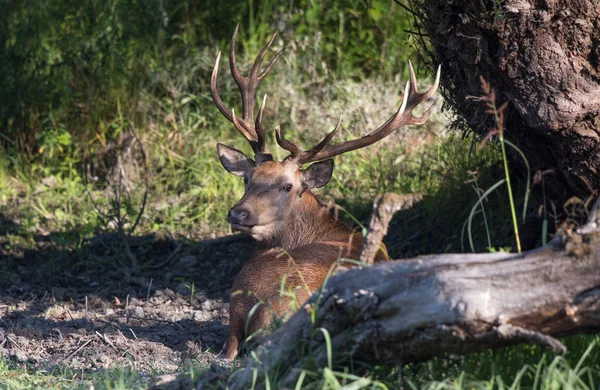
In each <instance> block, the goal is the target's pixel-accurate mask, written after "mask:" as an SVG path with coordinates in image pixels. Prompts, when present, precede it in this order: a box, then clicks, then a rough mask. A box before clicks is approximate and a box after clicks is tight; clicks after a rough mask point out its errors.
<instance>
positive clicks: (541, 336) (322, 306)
mask: <svg viewBox="0 0 600 390" xmlns="http://www.w3.org/2000/svg"><path fill="white" fill-rule="evenodd" d="M599 209H600V200H598V201H597V203H596V204H595V206H594V208H593V212H592V213H591V217H590V220H589V222H588V224H587V225H586V226H585V227H583V228H582V229H580V230H579V231H578V232H577V233H570V234H566V233H565V234H564V235H562V236H557V238H555V239H554V240H553V241H552V242H551V243H550V244H549V245H547V246H546V247H543V248H540V249H537V250H533V251H530V252H527V253H524V254H521V255H517V254H510V253H488V254H444V255H435V256H423V257H419V258H416V259H410V260H399V261H394V262H390V263H387V264H382V265H378V266H374V267H370V268H367V269H363V270H350V271H347V272H344V273H342V274H339V275H336V276H334V277H333V278H332V279H331V280H330V281H329V282H328V283H327V285H326V288H325V289H324V291H323V293H322V295H321V296H318V295H315V296H313V297H312V298H311V300H309V302H308V303H307V304H306V305H305V307H304V310H300V311H299V312H298V313H296V314H294V316H292V317H291V318H290V320H289V321H288V322H286V323H285V324H284V325H283V326H282V327H281V328H280V329H278V330H277V331H276V332H274V333H273V334H272V335H271V336H270V337H269V338H268V339H267V340H266V341H265V342H263V343H262V345H261V346H260V347H259V348H258V349H257V350H256V351H255V352H256V355H254V357H253V358H250V359H249V363H248V365H247V366H246V368H244V369H243V370H242V371H241V372H239V373H237V374H236V375H235V376H233V378H232V381H231V383H230V388H231V389H247V388H250V386H251V384H252V382H253V380H258V382H257V383H259V386H258V388H261V385H260V384H261V383H262V384H263V385H264V382H263V381H264V380H265V372H269V375H270V378H269V380H270V381H271V383H273V382H274V381H276V382H277V383H278V384H279V385H280V386H281V387H283V388H285V387H286V386H287V387H289V386H291V387H293V385H294V384H295V382H296V380H297V377H298V375H299V371H298V369H299V368H302V367H315V366H317V367H324V366H326V365H327V362H328V353H330V354H332V360H333V362H336V363H341V362H344V361H346V360H347V359H349V358H353V359H360V360H361V361H366V362H368V363H369V364H372V365H377V364H382V363H386V362H389V361H390V360H392V361H401V362H404V363H407V362H412V361H421V360H425V359H429V358H431V357H433V356H438V355H441V354H444V353H455V354H464V353H468V352H474V351H480V350H483V349H487V348H495V347H499V346H502V345H510V344H515V343H522V342H530V343H538V344H542V345H546V346H548V347H550V348H551V349H552V350H553V351H554V352H557V353H562V352H564V350H565V348H564V346H563V345H562V344H561V343H560V341H558V340H556V339H555V338H554V337H555V336H562V335H567V334H573V333H581V332H589V331H594V332H598V331H600V272H599V270H600V229H599V226H600V213H599ZM321 329H326V332H324V331H323V330H321ZM325 333H327V334H328V335H329V337H330V340H331V351H330V352H328V351H327V341H326V337H324V334H325ZM307 351H311V353H308V352H307ZM275 373H277V374H278V377H273V375H274V374H275ZM255 375H258V377H257V378H255V377H254V376H255Z"/></svg>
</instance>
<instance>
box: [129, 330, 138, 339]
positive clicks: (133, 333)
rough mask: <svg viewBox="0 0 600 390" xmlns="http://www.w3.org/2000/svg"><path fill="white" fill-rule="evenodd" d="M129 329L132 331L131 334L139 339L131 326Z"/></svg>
mask: <svg viewBox="0 0 600 390" xmlns="http://www.w3.org/2000/svg"><path fill="white" fill-rule="evenodd" d="M129 331H130V332H131V334H132V335H133V338H134V339H136V340H139V339H138V337H137V335H136V334H135V332H134V331H133V329H131V328H129Z"/></svg>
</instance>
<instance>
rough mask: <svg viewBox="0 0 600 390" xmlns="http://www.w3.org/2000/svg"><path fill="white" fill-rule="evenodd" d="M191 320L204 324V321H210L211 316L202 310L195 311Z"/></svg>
mask: <svg viewBox="0 0 600 390" xmlns="http://www.w3.org/2000/svg"><path fill="white" fill-rule="evenodd" d="M193 318H194V321H197V322H206V321H210V320H212V315H210V313H207V312H205V311H202V310H196V311H195V312H194V316H193Z"/></svg>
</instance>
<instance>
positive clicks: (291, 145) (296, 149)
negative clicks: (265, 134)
mask: <svg viewBox="0 0 600 390" xmlns="http://www.w3.org/2000/svg"><path fill="white" fill-rule="evenodd" d="M275 139H276V140H277V143H278V144H279V146H281V147H282V148H283V149H285V150H287V151H288V152H290V157H291V158H296V157H298V156H299V155H301V154H302V148H301V147H300V146H299V145H298V144H297V143H295V142H294V141H290V140H287V139H285V137H284V136H283V132H282V131H281V127H280V126H277V127H276V128H275Z"/></svg>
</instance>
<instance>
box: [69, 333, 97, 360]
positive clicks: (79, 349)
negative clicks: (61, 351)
mask: <svg viewBox="0 0 600 390" xmlns="http://www.w3.org/2000/svg"><path fill="white" fill-rule="evenodd" d="M96 333H97V332H96ZM92 340H93V339H89V340H88V341H86V342H85V343H84V344H83V345H82V346H81V347H79V348H77V349H76V350H75V351H74V352H72V353H70V354H69V356H67V358H66V359H65V360H69V359H70V358H72V357H73V355H75V354H76V353H77V352H79V351H81V350H82V349H83V348H85V346H86V345H88V344H89V343H91V342H92Z"/></svg>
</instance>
